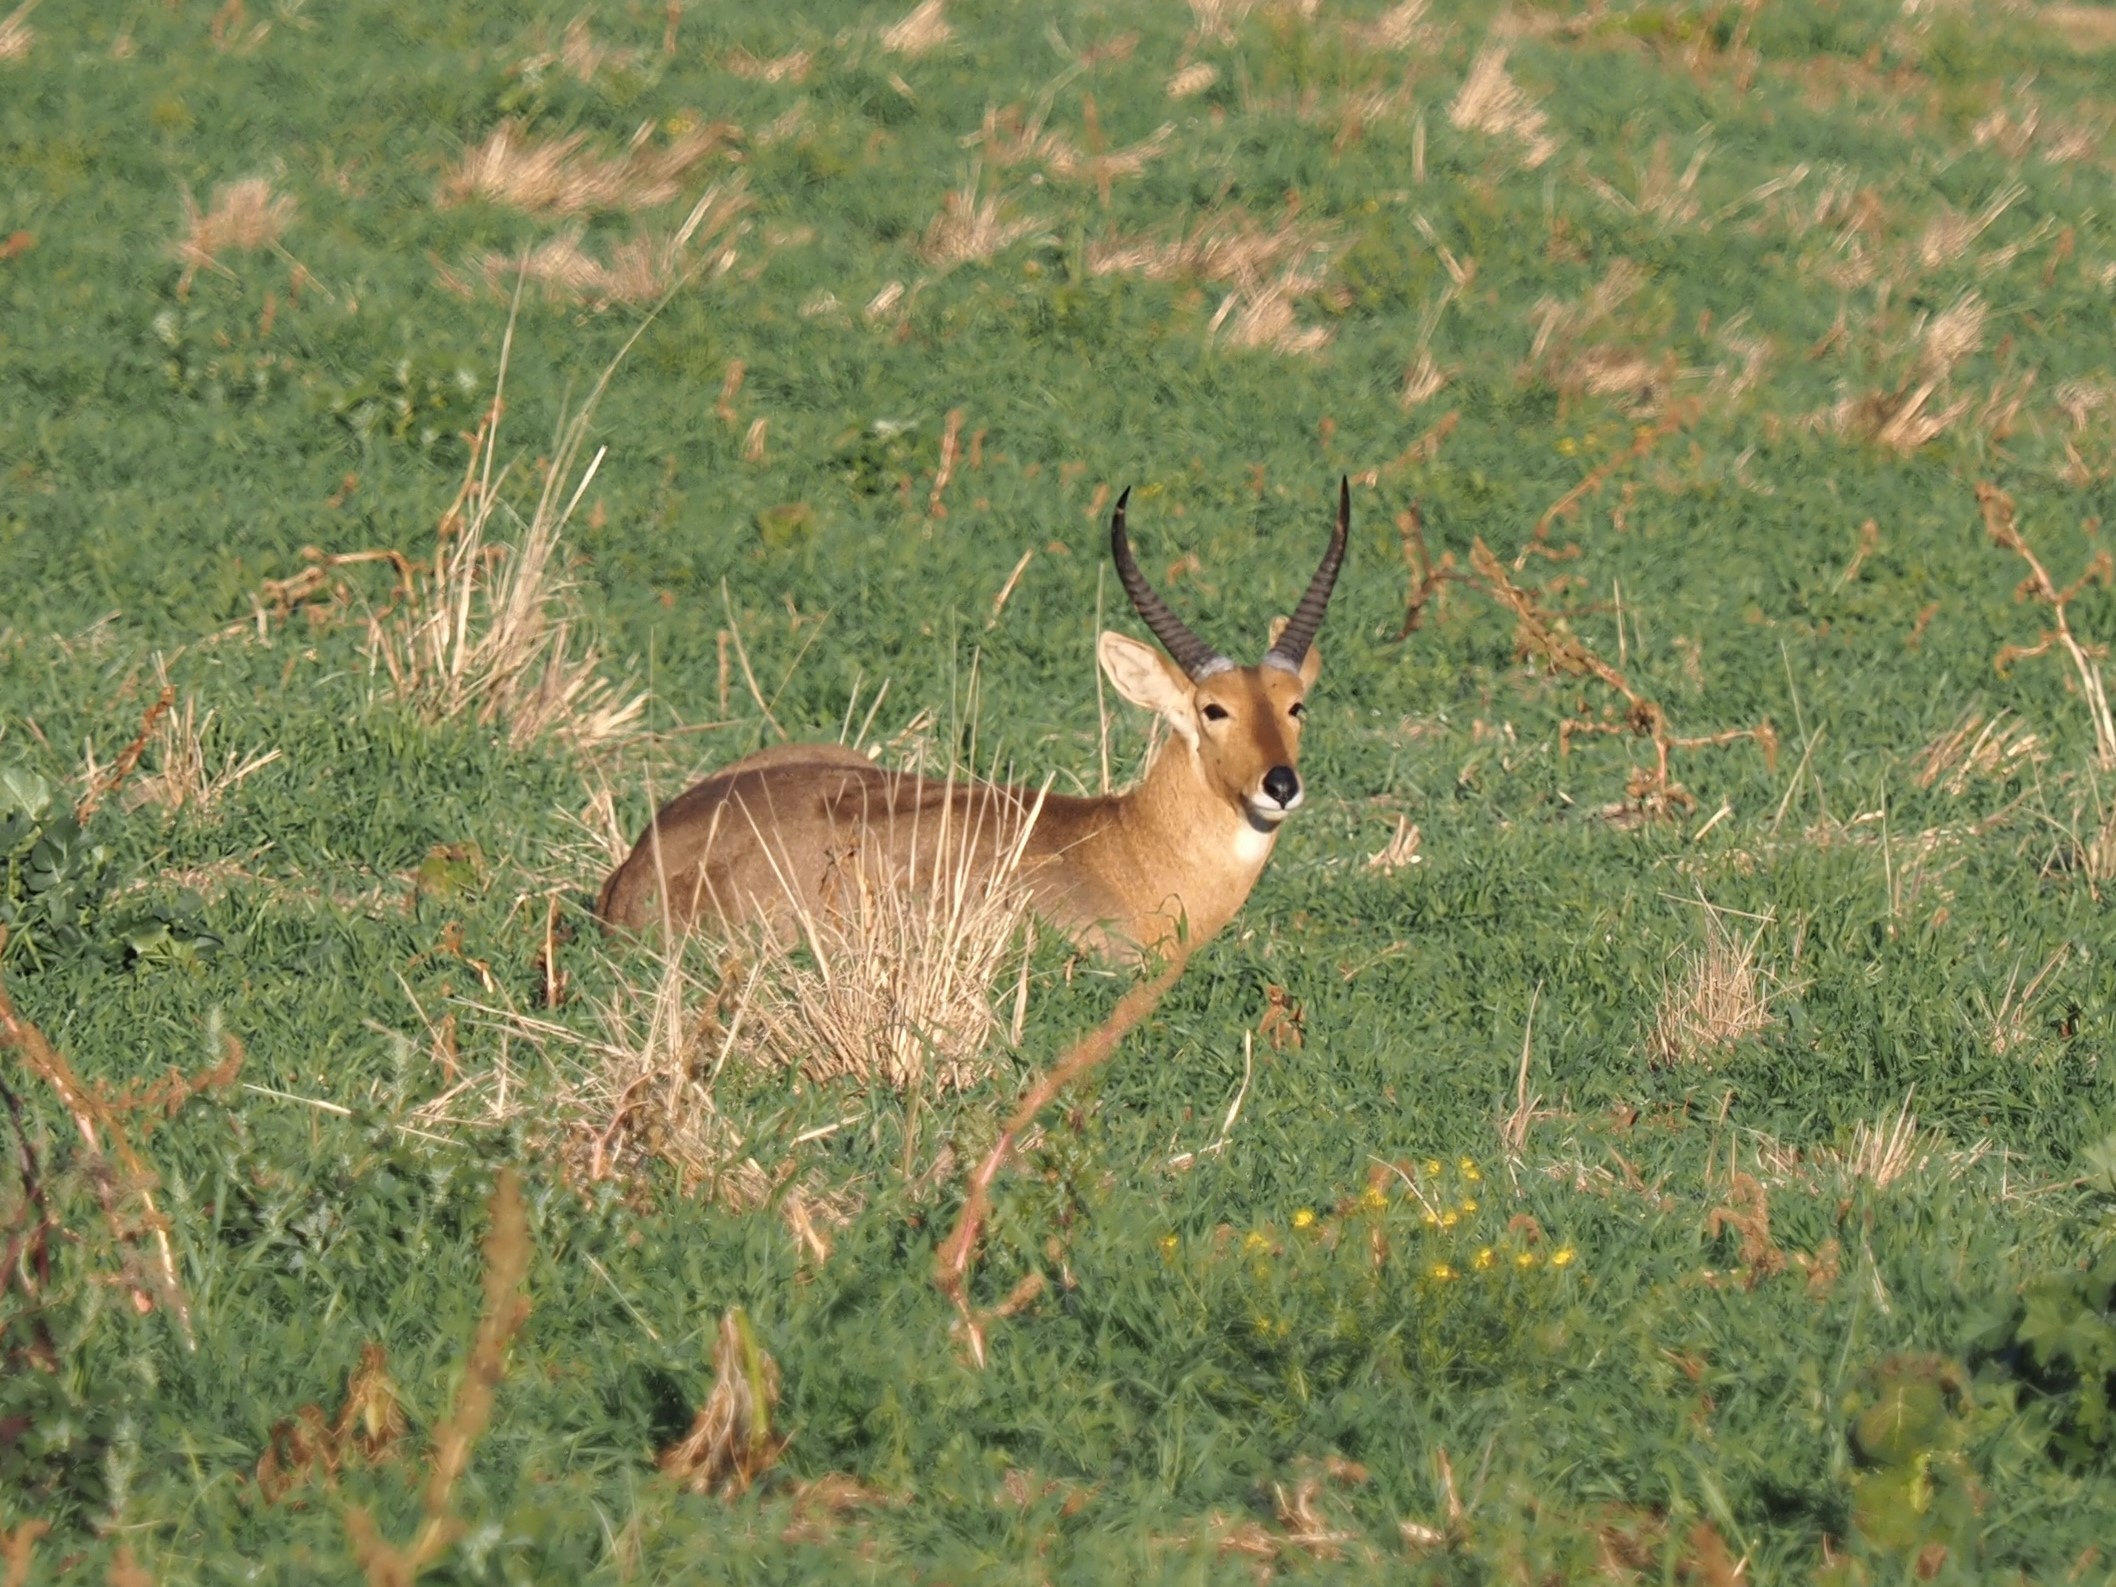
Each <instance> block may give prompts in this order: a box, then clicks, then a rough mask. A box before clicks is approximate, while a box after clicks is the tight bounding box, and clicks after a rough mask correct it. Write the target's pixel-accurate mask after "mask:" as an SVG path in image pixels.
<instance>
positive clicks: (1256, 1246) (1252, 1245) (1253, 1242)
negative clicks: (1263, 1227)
mask: <svg viewBox="0 0 2116 1587" xmlns="http://www.w3.org/2000/svg"><path fill="white" fill-rule="evenodd" d="M1270 1243H1271V1242H1270V1241H1269V1240H1267V1239H1265V1238H1264V1237H1263V1236H1262V1235H1261V1234H1258V1233H1257V1232H1256V1230H1254V1229H1251V1230H1250V1231H1249V1232H1248V1233H1247V1234H1245V1235H1243V1236H1242V1249H1243V1250H1244V1251H1249V1252H1256V1251H1261V1250H1263V1248H1264V1247H1265V1246H1267V1245H1269V1244H1270Z"/></svg>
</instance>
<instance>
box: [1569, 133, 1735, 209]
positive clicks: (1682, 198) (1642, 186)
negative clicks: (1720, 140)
mask: <svg viewBox="0 0 2116 1587" xmlns="http://www.w3.org/2000/svg"><path fill="white" fill-rule="evenodd" d="M1711 155H1712V146H1711V145H1710V144H1709V143H1699V144H1698V146H1697V147H1696V149H1694V150H1693V151H1692V152H1691V155H1690V162H1689V164H1688V165H1686V166H1684V167H1683V171H1682V174H1681V175H1680V176H1678V175H1676V174H1675V168H1674V165H1673V164H1672V163H1671V161H1670V160H1669V157H1668V140H1667V138H1665V137H1660V138H1656V139H1655V140H1654V141H1653V152H1652V154H1650V155H1649V156H1648V157H1647V160H1646V163H1645V164H1644V165H1643V166H1641V165H1639V164H1638V162H1637V161H1636V160H1634V161H1633V162H1632V178H1633V186H1634V187H1635V188H1636V190H1637V191H1636V193H1635V194H1628V195H1627V194H1625V193H1622V192H1619V191H1618V190H1617V189H1616V188H1614V187H1612V186H1611V185H1610V184H1609V183H1607V182H1604V181H1603V180H1602V179H1601V178H1600V177H1598V176H1596V175H1595V174H1594V173H1593V172H1591V171H1589V172H1586V173H1584V174H1585V176H1586V180H1587V185H1588V186H1589V187H1591V188H1593V189H1594V191H1595V192H1596V193H1598V194H1599V195H1601V197H1602V199H1603V200H1604V201H1605V202H1606V203H1607V204H1609V206H1610V207H1611V208H1613V209H1615V210H1616V211H1617V212H1618V213H1620V214H1623V215H1629V216H1639V217H1643V218H1645V219H1647V220H1653V221H1657V222H1659V223H1660V225H1661V227H1662V228H1663V229H1664V230H1665V229H1668V228H1672V227H1678V226H1687V225H1688V224H1689V223H1690V222H1691V221H1693V220H1695V219H1697V212H1698V200H1697V179H1698V177H1700V176H1701V175H1703V174H1704V168H1705V161H1706V160H1708V159H1710V158H1711Z"/></svg>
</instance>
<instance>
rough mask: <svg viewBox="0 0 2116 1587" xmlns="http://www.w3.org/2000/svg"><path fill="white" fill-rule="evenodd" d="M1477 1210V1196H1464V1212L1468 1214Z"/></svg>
mask: <svg viewBox="0 0 2116 1587" xmlns="http://www.w3.org/2000/svg"><path fill="white" fill-rule="evenodd" d="M1476 1210H1477V1198H1476V1197H1475V1196H1464V1197H1463V1198H1462V1211H1463V1212H1464V1214H1465V1215H1466V1214H1468V1213H1472V1212H1475V1211H1476Z"/></svg>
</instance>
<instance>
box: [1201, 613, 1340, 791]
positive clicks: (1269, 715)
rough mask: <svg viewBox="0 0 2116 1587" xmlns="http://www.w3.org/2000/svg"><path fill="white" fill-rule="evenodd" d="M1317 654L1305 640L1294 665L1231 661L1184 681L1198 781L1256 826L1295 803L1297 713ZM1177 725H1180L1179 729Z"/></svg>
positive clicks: (1302, 712) (1303, 702)
mask: <svg viewBox="0 0 2116 1587" xmlns="http://www.w3.org/2000/svg"><path fill="white" fill-rule="evenodd" d="M1321 668H1322V657H1321V656H1320V654H1319V653H1318V652H1317V651H1316V650H1314V649H1313V648H1312V647H1311V648H1310V649H1309V651H1308V654H1307V655H1306V656H1305V657H1303V658H1302V660H1301V664H1300V668H1299V670H1298V671H1288V670H1287V669H1285V668H1283V667H1275V666H1255V667H1236V668H1233V669H1232V670H1230V671H1227V672H1222V673H1218V674H1215V675H1214V676H1212V677H1210V678H1207V679H1206V680H1205V681H1204V682H1202V683H1198V684H1194V685H1192V687H1191V691H1190V692H1191V710H1192V713H1193V717H1192V720H1193V722H1194V724H1195V731H1194V732H1193V733H1189V734H1185V735H1184V736H1185V737H1186V738H1189V739H1190V740H1191V742H1192V744H1193V746H1194V747H1195V749H1196V752H1197V756H1198V760H1199V763H1200V765H1201V766H1202V768H1203V770H1204V773H1205V780H1206V781H1207V782H1208V783H1209V784H1210V785H1211V786H1212V787H1213V788H1214V789H1216V790H1217V791H1218V792H1219V793H1220V794H1221V796H1222V797H1223V798H1225V799H1226V800H1227V801H1228V802H1229V803H1230V804H1233V805H1235V806H1237V807H1238V808H1239V809H1240V810H1241V812H1242V814H1243V815H1245V816H1246V817H1247V818H1248V820H1249V824H1250V825H1251V826H1252V827H1255V828H1256V829H1257V830H1259V831H1265V832H1268V831H1270V830H1271V829H1273V828H1275V827H1276V826H1277V825H1278V824H1279V822H1281V821H1283V820H1284V819H1285V818H1286V817H1287V816H1288V815H1290V814H1291V813H1292V812H1293V811H1295V810H1297V809H1299V808H1300V803H1301V800H1302V798H1303V797H1304V791H1303V789H1302V788H1301V781H1300V729H1301V718H1302V717H1303V716H1304V715H1306V714H1307V709H1308V707H1307V704H1306V700H1307V694H1308V689H1309V687H1310V686H1311V685H1312V684H1313V683H1314V681H1315V676H1316V674H1317V673H1318V672H1319V671H1320V670H1321ZM1178 731H1181V729H1180V728H1179V729H1178Z"/></svg>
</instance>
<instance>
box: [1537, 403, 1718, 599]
mask: <svg viewBox="0 0 2116 1587" xmlns="http://www.w3.org/2000/svg"><path fill="white" fill-rule="evenodd" d="M1690 417H1691V415H1689V414H1688V413H1684V412H1678V411H1676V410H1674V409H1672V408H1671V409H1670V410H1669V411H1668V412H1666V413H1664V414H1662V415H1661V417H1660V418H1659V420H1657V421H1656V422H1655V423H1654V424H1652V425H1650V426H1641V427H1640V428H1639V429H1637V430H1635V431H1634V432H1633V433H1632V436H1631V445H1630V446H1629V447H1627V448H1625V450H1623V451H1622V452H1619V453H1618V454H1617V455H1616V456H1614V457H1612V458H1610V459H1609V460H1608V461H1607V462H1604V463H1598V464H1596V465H1595V467H1593V468H1592V469H1589V470H1588V472H1587V477H1586V478H1585V479H1583V480H1581V481H1580V482H1579V483H1578V484H1577V485H1575V486H1573V487H1572V489H1570V490H1568V491H1567V492H1565V494H1564V495H1562V496H1560V497H1559V498H1558V499H1557V500H1556V501H1554V502H1552V503H1551V504H1550V505H1549V506H1548V507H1546V508H1544V509H1543V516H1542V517H1540V518H1538V519H1537V520H1536V528H1535V533H1534V534H1533V535H1531V536H1530V537H1529V540H1528V544H1527V545H1524V546H1523V547H1522V548H1521V550H1520V551H1519V553H1518V554H1516V556H1515V557H1514V571H1515V572H1516V573H1518V572H1520V570H1521V569H1522V568H1524V567H1526V566H1527V565H1528V558H1529V556H1530V554H1531V551H1532V549H1533V548H1535V547H1538V546H1542V545H1546V544H1548V542H1549V539H1550V528H1551V525H1552V524H1554V523H1556V522H1557V521H1558V520H1559V519H1560V518H1569V517H1571V516H1572V515H1573V514H1574V513H1576V512H1578V511H1579V510H1580V503H1581V502H1583V501H1585V500H1586V499H1587V498H1588V497H1589V496H1592V495H1594V494H1595V493H1596V492H1597V491H1599V490H1600V489H1601V488H1602V487H1603V486H1604V485H1606V484H1608V483H1609V481H1610V479H1611V478H1612V477H1613V476H1614V475H1616V474H1617V473H1619V472H1621V471H1622V470H1624V469H1626V468H1629V467H1630V466H1631V465H1632V464H1633V463H1636V462H1637V461H1638V460H1639V459H1640V458H1642V457H1644V456H1645V455H1646V454H1647V453H1648V452H1651V451H1652V450H1653V449H1654V448H1655V447H1656V446H1658V445H1660V443H1661V442H1663V441H1665V440H1666V439H1667V438H1668V437H1669V436H1671V435H1673V434H1674V433H1675V432H1676V431H1677V430H1680V429H1681V428H1682V427H1683V426H1684V425H1685V424H1686V423H1688V422H1689V419H1690Z"/></svg>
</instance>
